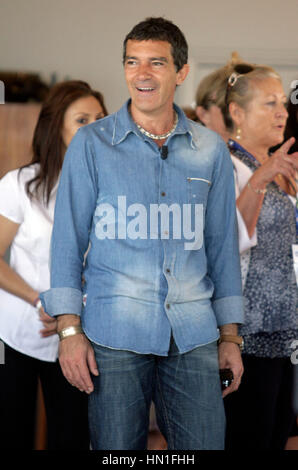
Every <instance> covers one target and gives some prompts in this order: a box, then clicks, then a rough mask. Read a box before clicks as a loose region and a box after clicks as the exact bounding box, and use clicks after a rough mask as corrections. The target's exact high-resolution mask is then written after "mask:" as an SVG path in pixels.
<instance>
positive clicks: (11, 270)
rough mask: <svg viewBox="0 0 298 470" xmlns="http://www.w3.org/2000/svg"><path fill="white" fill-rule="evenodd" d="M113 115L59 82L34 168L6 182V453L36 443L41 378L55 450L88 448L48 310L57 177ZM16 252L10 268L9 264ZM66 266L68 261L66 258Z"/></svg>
mask: <svg viewBox="0 0 298 470" xmlns="http://www.w3.org/2000/svg"><path fill="white" fill-rule="evenodd" d="M106 114H107V110H106V108H105V104H104V100H103V97H102V95H101V94H100V93H99V92H97V91H94V90H92V89H91V88H90V86H89V85H88V84H87V83H85V82H82V81H67V82H63V83H60V84H57V85H55V86H54V87H53V88H52V89H51V91H50V93H49V95H48V97H47V99H46V100H45V102H44V103H43V105H42V109H41V112H40V115H39V118H38V122H37V125H36V128H35V132H34V137H33V144H32V150H33V158H32V162H31V164H30V165H27V166H25V167H23V168H21V169H18V170H13V171H10V172H9V173H7V174H6V175H5V176H4V177H3V178H2V179H1V180H0V340H1V341H2V342H3V343H4V346H5V348H4V349H5V362H4V365H0V383H1V387H0V417H1V418H0V422H1V426H0V448H2V449H13V448H16V449H27V450H30V449H32V448H33V445H34V427H35V407H36V391H37V383H38V379H39V380H40V382H41V385H42V389H43V395H44V399H45V408H46V414H47V437H48V445H47V448H48V449H49V450H58V449H61V450H66V449H88V448H89V435H88V420H87V396H86V397H85V396H84V394H81V393H80V392H79V391H78V390H77V389H75V388H74V387H71V385H69V383H68V382H67V381H66V380H65V378H64V376H63V374H62V373H61V369H60V365H59V362H58V360H57V357H58V336H57V334H56V320H55V319H53V318H51V317H49V316H48V315H46V313H45V312H44V311H43V309H42V307H41V304H40V301H39V298H38V296H39V292H41V291H44V290H45V289H48V288H49V286H50V279H49V266H48V263H49V251H50V239H51V231H52V223H53V216H54V205H55V198H56V190H57V185H58V178H59V174H60V171H61V168H62V163H63V158H64V154H65V151H66V148H67V146H68V145H69V143H70V141H71V138H72V137H73V135H74V134H75V132H76V131H77V129H78V128H79V127H81V126H84V125H86V124H89V123H91V122H94V121H95V120H96V119H100V118H102V117H104V116H105V115H106ZM9 246H10V247H11V249H10V264H7V263H6V261H5V260H4V255H5V253H6V251H7V249H8V248H9ZM61 262H63V261H61Z"/></svg>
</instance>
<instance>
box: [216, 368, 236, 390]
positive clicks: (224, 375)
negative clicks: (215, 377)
mask: <svg viewBox="0 0 298 470" xmlns="http://www.w3.org/2000/svg"><path fill="white" fill-rule="evenodd" d="M219 376H220V383H221V389H222V390H224V389H225V388H227V387H229V386H230V385H231V383H232V382H233V380H234V376H233V372H232V371H231V369H219Z"/></svg>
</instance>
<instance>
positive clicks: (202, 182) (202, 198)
mask: <svg viewBox="0 0 298 470" xmlns="http://www.w3.org/2000/svg"><path fill="white" fill-rule="evenodd" d="M186 181H187V194H188V202H189V204H203V205H204V207H206V202H207V197H208V193H209V189H210V187H211V181H210V180H208V179H207V178H200V177H192V176H188V177H187V178H186Z"/></svg>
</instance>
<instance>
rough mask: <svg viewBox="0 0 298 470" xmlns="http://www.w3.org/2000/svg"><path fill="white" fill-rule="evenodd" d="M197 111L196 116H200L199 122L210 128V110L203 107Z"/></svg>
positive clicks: (199, 107)
mask: <svg viewBox="0 0 298 470" xmlns="http://www.w3.org/2000/svg"><path fill="white" fill-rule="evenodd" d="M195 111H196V115H197V116H198V118H199V120H200V121H201V122H202V123H203V124H204V125H205V126H206V127H208V124H209V121H210V119H209V111H208V109H205V108H203V106H197V107H196V109H195Z"/></svg>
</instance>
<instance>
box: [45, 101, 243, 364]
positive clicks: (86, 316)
mask: <svg viewBox="0 0 298 470" xmlns="http://www.w3.org/2000/svg"><path fill="white" fill-rule="evenodd" d="M128 106H129V102H127V103H126V104H125V105H124V106H123V107H122V108H121V109H120V110H119V111H118V112H116V113H114V114H112V115H110V116H107V117H106V118H104V119H101V120H100V121H97V122H95V123H93V124H90V125H88V126H86V127H83V128H81V129H80V130H79V131H78V132H77V134H76V136H75V137H74V138H73V140H72V142H71V144H70V146H69V148H68V150H67V153H66V156H65V160H64V164H63V169H62V174H61V178H60V183H59V188H58V194H57V200H56V209H55V220H54V227H53V235H52V247H51V253H52V256H51V289H50V290H49V291H47V292H45V293H43V294H42V295H41V300H42V303H43V306H44V308H45V310H46V312H48V313H49V314H50V315H59V314H67V313H68V314H71V313H72V314H77V315H81V321H82V327H83V329H84V332H85V334H86V335H87V337H89V339H91V340H92V341H93V342H95V343H97V344H100V345H103V346H107V347H110V348H115V349H122V350H130V351H135V352H137V353H144V354H147V353H152V354H157V355H163V356H166V355H167V353H168V349H169V343H170V337H171V334H173V336H174V339H175V342H176V344H177V346H178V349H179V351H180V352H181V353H184V352H187V351H190V350H191V349H193V348H195V347H197V346H200V345H203V344H207V343H209V342H212V341H215V340H216V339H217V338H218V327H219V326H221V325H224V324H227V323H241V322H242V321H243V302H242V291H241V276H240V263H239V254H238V239H237V222H236V211H235V194H234V181H233V169H232V163H231V159H230V155H229V152H228V150H227V147H226V145H225V143H224V142H223V140H222V139H221V138H220V137H219V136H217V135H216V134H215V133H213V132H212V131H210V130H208V129H206V128H204V127H202V126H200V125H198V124H196V123H194V122H193V121H190V120H188V119H187V118H186V117H185V115H184V113H183V112H182V111H181V110H180V109H179V108H178V107H175V109H176V111H177V112H178V116H179V121H178V125H177V127H176V130H175V132H174V133H173V134H172V135H171V136H170V137H169V138H168V140H167V142H166V144H165V145H166V146H167V147H168V156H167V158H166V159H162V158H161V152H160V149H159V148H158V146H157V145H156V144H155V143H154V142H153V141H152V140H150V139H149V138H147V137H145V136H144V135H143V134H141V133H140V131H139V130H138V128H137V126H136V124H135V123H134V121H133V120H132V118H131V115H130V113H129V111H128Z"/></svg>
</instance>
